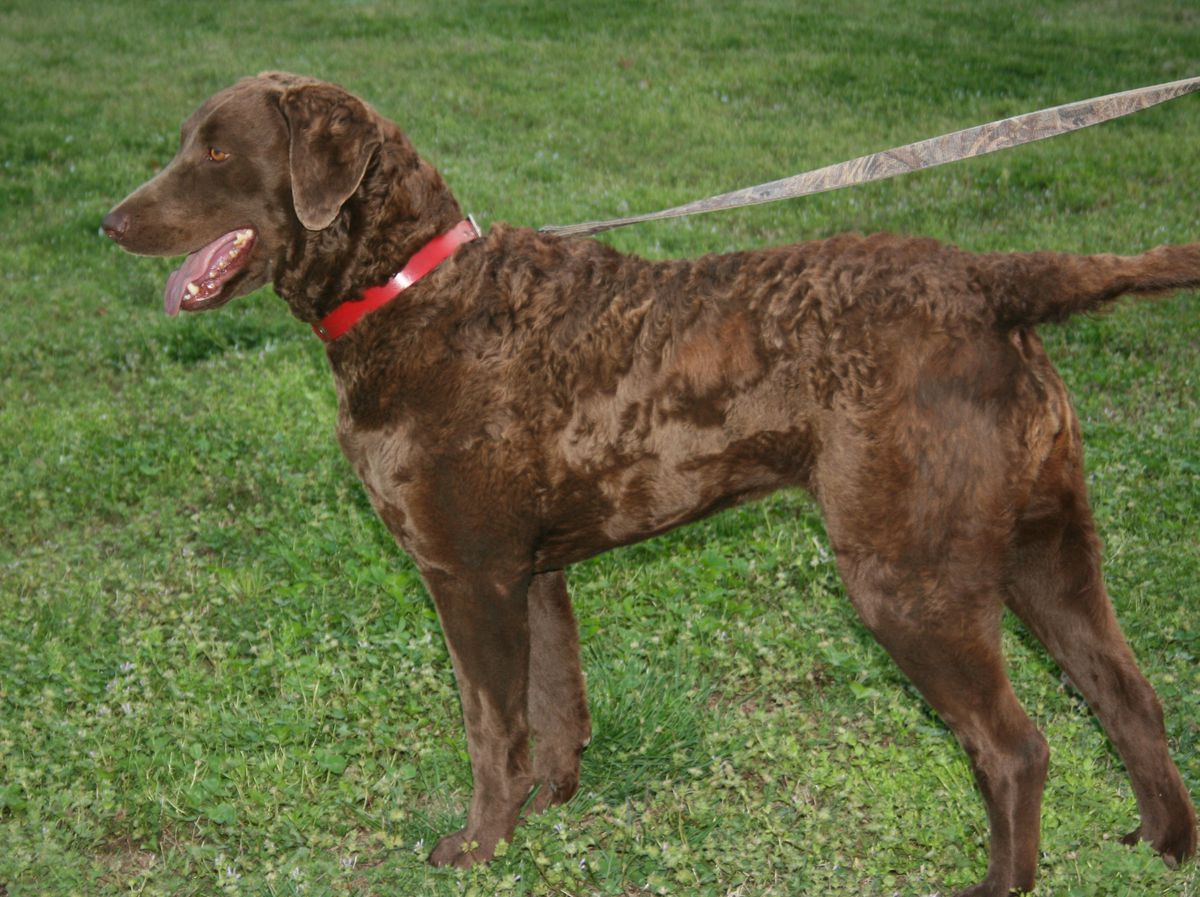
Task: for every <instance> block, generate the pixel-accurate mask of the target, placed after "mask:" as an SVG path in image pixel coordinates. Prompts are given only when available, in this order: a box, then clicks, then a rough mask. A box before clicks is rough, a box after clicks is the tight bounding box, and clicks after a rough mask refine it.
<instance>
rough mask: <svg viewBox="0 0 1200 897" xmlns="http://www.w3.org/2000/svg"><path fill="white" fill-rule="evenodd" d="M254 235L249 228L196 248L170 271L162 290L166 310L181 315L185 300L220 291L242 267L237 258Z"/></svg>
mask: <svg viewBox="0 0 1200 897" xmlns="http://www.w3.org/2000/svg"><path fill="white" fill-rule="evenodd" d="M253 236H254V231H253V230H251V229H249V228H242V229H240V230H234V231H230V232H229V233H227V234H223V235H222V236H220V237H217V239H215V240H213V241H212V242H211V243H209V244H208V245H207V246H205V247H203V248H202V249H197V250H196V251H195V252H193V253H192V254H191V255H189V256H188V257H187V258H186V259H184V260H183V264H182V265H180V266H179V267H178V268H176V269H175V270H174V271H172V272H171V276H170V277H169V278H167V286H166V288H165V289H164V290H163V308H164V309H165V311H166V313H167V314H168V315H170V316H171V317H174V316H175V315H177V314H179V309H180V307H181V306H182V305H183V301H184V300H185V299H208V298H210V297H212V296H215V295H216V294H217V293H219V292H220V291H221V286H222V285H223V284H224V282H225V279H226V278H227V277H228V276H229V275H231V274H232V273H233V272H234V271H236V270H238V269H239V268H240V267H241V260H240V259H239V258H238V256H239V255H240V254H241V252H242V250H243V249H244V248H246V244H247V242H249V240H250V239H251V238H252V237H253Z"/></svg>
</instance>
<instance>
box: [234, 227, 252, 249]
mask: <svg viewBox="0 0 1200 897" xmlns="http://www.w3.org/2000/svg"><path fill="white" fill-rule="evenodd" d="M249 240H250V231H248V230H240V231H238V232H237V236H236V237H234V238H233V245H234V246H236V247H238V248H239V249H241V248H242V247H243V246H245V245H246V243H247V242H248V241H249Z"/></svg>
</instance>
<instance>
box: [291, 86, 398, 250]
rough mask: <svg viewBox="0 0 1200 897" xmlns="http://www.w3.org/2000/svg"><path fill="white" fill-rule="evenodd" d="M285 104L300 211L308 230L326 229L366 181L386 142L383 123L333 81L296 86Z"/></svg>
mask: <svg viewBox="0 0 1200 897" xmlns="http://www.w3.org/2000/svg"><path fill="white" fill-rule="evenodd" d="M280 107H281V108H282V110H283V117H284V118H285V119H287V123H288V129H289V130H290V132H291V146H290V149H289V151H288V165H289V167H290V169H291V176H292V201H293V203H294V204H295V206H296V216H297V217H298V218H299V219H300V223H301V224H303V225H304V226H305V227H306V228H308V229H309V230H323V229H324V228H326V227H328V226H329V225H330V223H331V222H332V221H333V219H334V218H336V217H337V214H338V211H339V210H340V209H341V207H342V203H344V202H345V201H346V200H347V199H349V198H350V197H351V196H352V195H353V193H354V191H355V190H357V189H358V185H359V184H360V183H362V179H363V175H364V174H366V171H367V163H368V162H370V161H371V156H372V155H373V154H374V152H375V150H376V149H378V148H379V145H380V143H381V142H382V137H381V135H380V131H379V125H378V123H377V122H376V120H375V115H374V113H372V112H371V110H370V109H369V108H368V107H367V105H366V104H365V103H363V102H362V101H361V100H359V99H357V98H355V97H353V96H351V95H350V94H348V93H346V92H345V91H344V90H342V89H340V88H338V87H334V86H333V85H332V84H322V83H317V84H305V85H302V86H298V87H292V88H290V89H289V90H286V91H285V92H284V94H283V96H282V98H281V100H280Z"/></svg>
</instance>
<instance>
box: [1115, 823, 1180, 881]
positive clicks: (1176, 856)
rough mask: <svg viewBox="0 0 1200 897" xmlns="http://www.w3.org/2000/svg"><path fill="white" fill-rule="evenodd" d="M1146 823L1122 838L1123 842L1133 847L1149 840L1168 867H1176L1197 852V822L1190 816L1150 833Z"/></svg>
mask: <svg viewBox="0 0 1200 897" xmlns="http://www.w3.org/2000/svg"><path fill="white" fill-rule="evenodd" d="M1145 828H1146V827H1145V826H1144V825H1139V826H1138V827H1137V828H1135V829H1134V830H1133V831H1131V832H1130V833H1129V834H1127V835H1125V836H1124V837H1123V838H1121V843H1122V844H1124V845H1126V846H1128V847H1133V846H1135V845H1136V844H1137V843H1138V842H1139V841H1148V842H1149V843H1150V846H1151V847H1152V848H1153V849H1154V851H1155V853H1157V854H1158V855H1159V856H1160V857H1162V861H1163V862H1164V863H1165V864H1166V866H1167V868H1168V869H1174V868H1175V867H1176V866H1178V865H1179V864H1180V863H1183V862H1186V861H1187V860H1189V859H1191V858H1192V857H1193V856H1195V854H1196V824H1195V822H1193V821H1192V819H1191V817H1190V816H1184V817H1183V818H1182V819H1181V820H1177V821H1176V824H1174V825H1169V826H1167V827H1166V828H1165V830H1164V831H1162V832H1156V833H1149V832H1146V831H1145Z"/></svg>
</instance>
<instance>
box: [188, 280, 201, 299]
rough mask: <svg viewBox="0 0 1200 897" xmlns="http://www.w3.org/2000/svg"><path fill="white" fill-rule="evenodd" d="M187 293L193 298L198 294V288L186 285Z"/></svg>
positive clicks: (192, 284)
mask: <svg viewBox="0 0 1200 897" xmlns="http://www.w3.org/2000/svg"><path fill="white" fill-rule="evenodd" d="M187 291H188V294H189V295H192V296H195V295H196V294H197V293H199V292H200V287H198V286H196V285H195V284H194V283H189V284H188V285H187Z"/></svg>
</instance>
